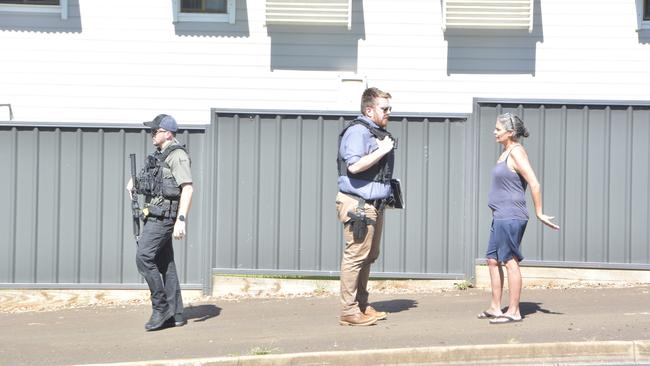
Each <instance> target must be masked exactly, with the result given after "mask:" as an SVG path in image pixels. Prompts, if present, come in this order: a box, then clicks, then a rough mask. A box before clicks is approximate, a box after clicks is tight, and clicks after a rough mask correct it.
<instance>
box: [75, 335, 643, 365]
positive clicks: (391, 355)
mask: <svg viewBox="0 0 650 366" xmlns="http://www.w3.org/2000/svg"><path fill="white" fill-rule="evenodd" d="M524 362H525V363H526V364H527V365H545V364H546V365H547V364H549V363H553V364H558V363H560V364H564V365H571V364H580V365H588V364H590V363H591V364H596V363H597V364H603V363H619V364H620V363H625V364H636V365H638V364H648V363H650V340H637V341H602V342H564V343H530V344H503V345H478V346H450V347H421V348H398V349H385V350H363V351H334V352H311V353H293V354H279V355H261V356H239V357H217V358H200V359H184V360H157V361H141V362H127V363H112V364H94V365H93V366H108V365H110V366H135V365H141V366H316V365H323V366H324V365H346V366H369V365H373V366H380V365H402V366H405V365H410V366H416V365H417V366H425V365H426V366H437V365H467V364H471V365H515V364H521V363H524ZM86 366H90V365H86Z"/></svg>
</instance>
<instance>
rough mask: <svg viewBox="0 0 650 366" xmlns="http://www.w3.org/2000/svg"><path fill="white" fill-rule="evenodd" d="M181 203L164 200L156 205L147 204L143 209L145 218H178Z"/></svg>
mask: <svg viewBox="0 0 650 366" xmlns="http://www.w3.org/2000/svg"><path fill="white" fill-rule="evenodd" d="M178 204H179V201H176V200H174V201H172V200H168V199H164V200H163V201H162V202H160V203H158V204H156V205H150V204H145V207H144V208H143V209H142V214H143V215H144V217H149V216H153V217H161V218H176V214H177V213H178Z"/></svg>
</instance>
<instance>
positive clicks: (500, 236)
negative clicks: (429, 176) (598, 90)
mask: <svg viewBox="0 0 650 366" xmlns="http://www.w3.org/2000/svg"><path fill="white" fill-rule="evenodd" d="M528 135H529V134H528V130H527V129H526V127H525V126H524V122H523V121H522V120H521V119H520V118H519V117H517V116H515V115H513V114H511V113H505V114H502V115H499V116H498V117H497V121H496V125H495V127H494V136H495V138H496V142H498V143H500V144H501V145H503V152H502V153H501V155H500V156H499V159H498V161H497V164H496V166H495V167H494V169H493V170H492V184H491V186H490V191H489V193H488V206H489V207H490V209H491V210H492V228H491V230H490V240H489V242H488V249H487V253H486V257H487V264H488V269H489V270H490V282H491V286H492V301H491V303H490V307H489V308H488V309H487V310H485V311H483V312H482V313H480V314H479V315H478V317H479V319H487V318H489V319H490V323H492V324H503V323H511V322H519V321H521V319H522V317H521V313H520V311H519V298H520V296H521V286H522V282H521V272H520V270H519V262H520V261H521V260H523V259H524V257H523V256H522V255H521V252H520V251H519V246H520V244H521V238H522V237H523V235H524V230H525V229H526V224H527V223H528V208H527V207H526V197H525V193H526V187H527V186H530V194H531V196H532V198H533V203H534V205H535V215H536V216H537V218H538V219H539V220H540V221H541V222H542V223H544V224H545V225H547V226H549V227H550V228H553V229H556V230H558V229H559V228H560V227H559V226H558V225H556V224H554V223H553V222H552V221H551V220H552V219H553V217H552V216H548V215H545V214H544V213H543V210H542V194H541V189H540V185H539V182H538V181H537V177H535V172H534V171H533V168H532V167H531V165H530V162H529V161H528V154H526V149H524V147H523V146H522V145H521V144H519V139H520V138H521V137H528ZM502 265H505V267H506V270H507V271H508V289H509V290H508V292H509V295H510V301H509V303H508V310H506V312H502V311H501V296H502V294H503V281H504V276H503V267H502Z"/></svg>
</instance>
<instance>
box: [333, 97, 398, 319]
mask: <svg viewBox="0 0 650 366" xmlns="http://www.w3.org/2000/svg"><path fill="white" fill-rule="evenodd" d="M390 99H391V95H390V94H389V93H386V92H383V91H381V90H379V89H377V88H368V89H366V90H365V91H364V92H363V95H362V97H361V115H360V116H359V117H357V118H356V119H355V120H354V121H352V122H351V123H350V124H348V125H347V126H346V128H345V129H344V130H343V132H341V134H340V136H339V155H338V159H337V162H338V173H339V177H338V187H339V192H338V194H337V196H336V209H337V213H338V218H339V220H340V221H341V222H342V223H343V224H344V228H343V235H344V238H345V249H344V251H343V256H342V260H341V317H340V319H339V324H341V325H372V324H375V323H376V322H377V321H378V320H381V319H386V317H387V314H386V313H385V312H382V311H377V310H375V309H374V308H373V307H372V306H370V304H369V303H368V290H367V285H368V277H369V274H370V265H371V264H372V263H373V262H374V261H375V260H376V259H377V257H378V256H379V244H380V242H381V231H382V225H383V221H384V208H385V205H386V202H387V199H388V198H389V197H390V196H391V185H390V179H391V178H392V170H393V163H394V152H393V151H394V150H393V147H394V144H395V142H394V139H393V138H392V136H391V135H390V134H389V133H388V131H386V130H385V127H386V126H387V125H388V117H389V116H390V112H391V106H390Z"/></svg>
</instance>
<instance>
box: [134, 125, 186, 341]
mask: <svg viewBox="0 0 650 366" xmlns="http://www.w3.org/2000/svg"><path fill="white" fill-rule="evenodd" d="M144 125H145V126H147V127H149V128H151V140H152V143H153V145H154V146H155V147H156V151H154V153H153V154H151V155H149V156H148V157H147V160H146V161H145V167H144V169H143V170H142V172H141V173H140V175H139V176H138V177H137V182H136V186H135V188H136V190H137V193H140V194H143V195H144V197H145V204H144V208H143V210H142V214H143V220H144V228H143V230H142V235H141V237H140V241H139V243H138V249H137V253H136V264H137V267H138V271H139V272H140V274H142V276H143V277H144V279H145V280H146V281H147V284H148V285H149V290H150V292H151V304H152V308H153V312H152V314H151V318H150V319H149V321H148V322H147V323H146V324H145V326H144V327H145V329H146V330H147V331H150V330H156V329H160V328H162V327H163V326H164V325H166V324H168V325H171V324H170V323H171V322H173V324H174V325H175V326H183V325H185V324H186V323H187V321H186V320H185V318H184V317H183V299H182V297H181V289H180V283H179V279H178V273H177V271H176V264H175V263H174V248H173V246H172V236H173V237H174V239H182V238H183V237H185V233H186V222H187V214H188V211H189V209H190V206H191V203H192V193H193V186H192V174H191V172H190V158H189V155H188V153H187V151H186V150H185V148H184V146H183V145H181V144H180V143H179V142H178V140H176V131H177V130H178V125H177V123H176V120H175V119H174V118H173V117H172V116H169V115H166V114H161V115H158V116H157V117H156V118H155V119H154V120H153V121H150V122H144ZM126 188H127V190H128V191H129V194H131V189H132V188H133V182H132V181H131V180H129V182H128V184H127V187H126Z"/></svg>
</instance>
